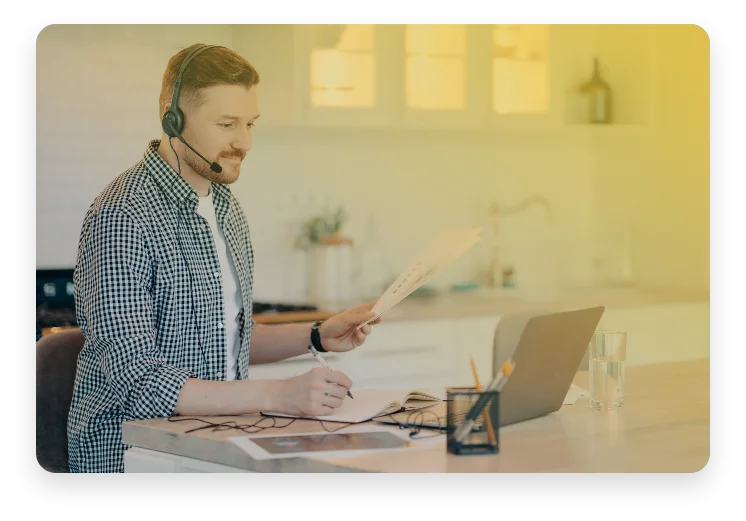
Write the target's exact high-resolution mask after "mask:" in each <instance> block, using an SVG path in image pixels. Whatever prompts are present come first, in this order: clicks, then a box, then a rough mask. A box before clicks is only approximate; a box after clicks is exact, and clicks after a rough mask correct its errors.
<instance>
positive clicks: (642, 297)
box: [43, 288, 710, 334]
mask: <svg viewBox="0 0 746 521" xmlns="http://www.w3.org/2000/svg"><path fill="white" fill-rule="evenodd" d="M709 300H710V294H709V292H707V291H686V290H681V289H671V288H577V289H565V290H559V291H558V292H555V293H554V294H544V295H541V294H537V293H533V294H532V293H529V292H525V291H524V292H521V291H518V290H504V289H492V288H484V289H477V290H473V291H463V292H442V293H437V294H435V295H433V296H416V295H410V296H409V297H407V298H405V299H404V300H403V301H401V302H400V303H399V304H397V305H396V306H394V307H393V308H391V309H390V310H388V311H387V312H386V313H385V314H384V320H385V321H386V322H396V321H404V320H428V319H445V318H468V317H482V316H499V315H504V314H507V313H520V312H524V311H534V310H542V311H559V310H563V309H578V308H583V307H592V306H597V305H603V306H606V307H607V308H639V307H646V306H656V305H666V304H673V303H687V302H690V303H691V302H709ZM361 302H362V301H356V302H347V303H338V304H318V303H317V304H316V305H317V307H318V310H317V311H294V312H285V313H260V314H256V315H254V317H253V318H254V321H255V322H256V323H257V324H287V323H297V322H313V321H316V320H326V319H327V318H329V317H331V316H333V315H335V314H336V313H339V312H341V311H344V310H345V309H349V308H351V307H353V306H355V305H357V304H360V303H361ZM60 329H65V328H50V329H47V330H44V331H43V334H47V333H50V332H53V331H52V330H55V331H56V330H60Z"/></svg>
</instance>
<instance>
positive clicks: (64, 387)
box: [36, 328, 85, 472]
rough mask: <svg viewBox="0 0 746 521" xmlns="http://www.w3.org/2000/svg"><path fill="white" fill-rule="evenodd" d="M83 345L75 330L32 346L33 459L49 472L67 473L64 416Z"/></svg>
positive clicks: (46, 337)
mask: <svg viewBox="0 0 746 521" xmlns="http://www.w3.org/2000/svg"><path fill="white" fill-rule="evenodd" d="M84 343H85V337H84V336H83V333H82V332H81V331H80V329H79V328H75V329H65V330H62V331H59V332H57V333H51V334H48V335H44V336H43V337H41V338H40V339H39V340H38V341H37V342H36V459H37V461H38V462H39V465H41V467H42V468H43V469H44V470H47V471H49V472H70V468H69V466H68V453H67V416H68V413H69V411H70V402H72V397H73V388H74V385H75V374H76V371H77V364H78V354H79V353H80V351H81V349H83V344H84Z"/></svg>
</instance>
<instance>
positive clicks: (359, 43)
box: [311, 25, 376, 108]
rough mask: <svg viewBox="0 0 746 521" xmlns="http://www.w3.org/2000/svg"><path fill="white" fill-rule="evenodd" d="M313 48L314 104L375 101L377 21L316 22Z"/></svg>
mask: <svg viewBox="0 0 746 521" xmlns="http://www.w3.org/2000/svg"><path fill="white" fill-rule="evenodd" d="M313 36H314V45H313V51H312V52H311V105H312V106H314V107H363V108H365V107H372V106H373V105H374V104H375V97H376V93H375V84H376V57H375V26H374V25H316V26H314V35H313Z"/></svg>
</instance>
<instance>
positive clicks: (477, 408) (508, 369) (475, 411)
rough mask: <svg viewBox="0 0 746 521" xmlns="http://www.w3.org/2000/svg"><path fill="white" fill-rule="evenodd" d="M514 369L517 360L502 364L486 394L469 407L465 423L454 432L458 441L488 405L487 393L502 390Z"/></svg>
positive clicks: (463, 437)
mask: <svg viewBox="0 0 746 521" xmlns="http://www.w3.org/2000/svg"><path fill="white" fill-rule="evenodd" d="M513 369H515V362H513V361H512V360H508V361H507V362H505V363H504V364H503V365H502V367H501V368H500V370H499V371H498V372H497V374H496V375H495V378H493V379H492V381H491V382H490V384H489V385H488V386H487V389H486V390H485V392H484V394H482V395H481V396H480V397H479V399H478V400H477V403H475V404H474V405H473V406H472V408H471V409H469V413H468V414H467V415H466V420H464V423H462V424H461V425H460V426H459V428H458V429H457V430H456V432H455V433H454V438H455V439H456V441H458V442H459V443H460V442H462V441H464V439H465V438H466V436H467V435H468V434H469V432H471V429H472V427H473V426H474V423H475V422H476V420H477V418H478V417H479V414H480V413H481V412H482V410H483V409H484V408H485V407H486V406H487V405H488V402H489V399H490V396H489V394H487V393H491V392H493V391H498V392H499V391H501V390H502V388H503V387H504V386H505V383H506V382H507V381H508V378H509V377H510V375H511V374H512V373H513Z"/></svg>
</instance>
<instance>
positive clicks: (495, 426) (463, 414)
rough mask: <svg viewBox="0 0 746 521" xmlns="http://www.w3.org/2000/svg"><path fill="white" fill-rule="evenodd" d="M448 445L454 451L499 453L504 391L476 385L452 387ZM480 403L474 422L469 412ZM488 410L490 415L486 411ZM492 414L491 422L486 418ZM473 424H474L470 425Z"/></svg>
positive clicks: (448, 408) (448, 417) (463, 452)
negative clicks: (480, 389) (481, 390)
mask: <svg viewBox="0 0 746 521" xmlns="http://www.w3.org/2000/svg"><path fill="white" fill-rule="evenodd" d="M446 393H447V402H446V403H447V423H446V433H447V448H448V452H449V453H451V454H497V453H498V452H500V450H499V437H498V432H499V428H500V422H499V419H500V417H499V412H500V392H499V391H496V390H492V391H483V392H480V391H477V389H476V387H448V388H447V389H446ZM477 402H480V405H482V406H481V407H478V409H479V410H478V411H477V412H478V414H479V415H478V416H477V418H476V419H474V420H473V422H470V421H469V420H468V417H467V415H468V413H469V412H470V411H471V410H472V408H473V407H474V405H476V404H477ZM485 413H486V414H485ZM487 417H489V421H486V418H487ZM469 424H471V425H469Z"/></svg>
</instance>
